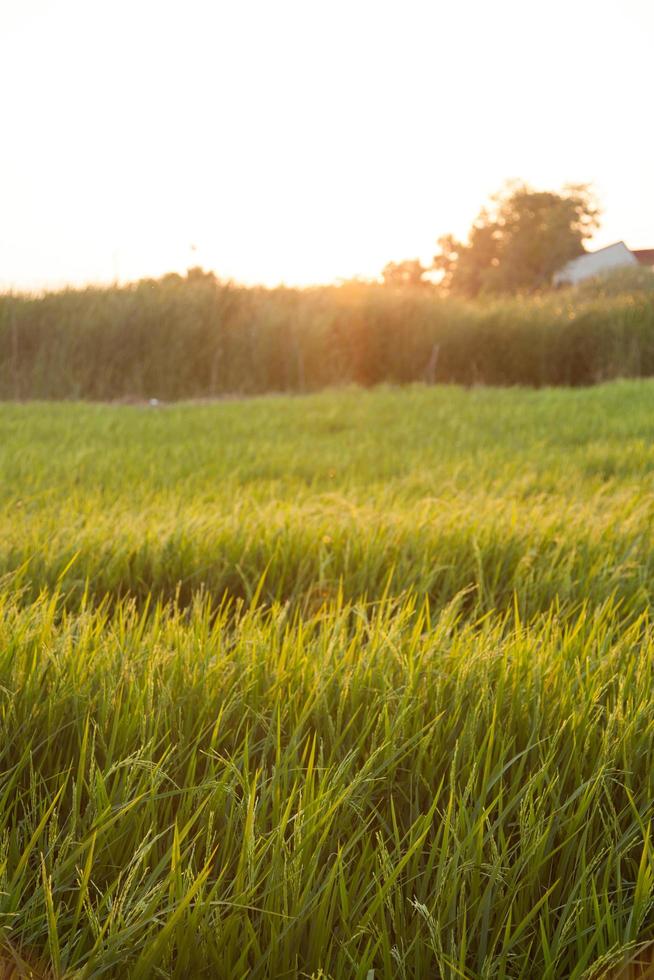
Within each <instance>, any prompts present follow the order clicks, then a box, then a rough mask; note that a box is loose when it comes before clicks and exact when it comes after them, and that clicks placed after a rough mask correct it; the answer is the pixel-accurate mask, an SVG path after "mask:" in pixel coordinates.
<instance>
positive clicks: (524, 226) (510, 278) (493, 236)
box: [434, 183, 599, 296]
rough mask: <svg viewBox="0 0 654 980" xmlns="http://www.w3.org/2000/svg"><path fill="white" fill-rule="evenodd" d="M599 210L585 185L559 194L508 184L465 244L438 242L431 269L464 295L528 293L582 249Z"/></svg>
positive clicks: (449, 240) (540, 286) (449, 239)
mask: <svg viewBox="0 0 654 980" xmlns="http://www.w3.org/2000/svg"><path fill="white" fill-rule="evenodd" d="M598 216H599V210H598V207H597V204H596V202H595V201H594V198H593V195H592V193H591V191H590V189H589V187H588V186H586V185H570V186H568V187H565V188H564V189H563V191H562V192H561V193H556V192H554V191H535V190H533V189H532V188H530V187H528V186H527V185H525V184H520V183H509V184H507V186H506V187H505V188H504V190H503V191H500V193H499V194H496V195H495V197H494V198H493V199H492V203H491V207H490V208H484V209H482V211H481V213H480V214H479V217H478V218H477V220H476V221H475V222H474V224H473V226H472V228H471V229H470V233H469V236H468V241H467V243H465V244H464V243H462V242H458V241H457V240H456V239H455V238H454V237H453V236H452V235H446V236H444V237H443V238H441V239H440V240H439V247H440V252H439V254H438V255H437V256H436V257H435V259H434V267H435V268H436V269H437V270H438V271H440V272H442V273H443V280H442V285H443V287H444V288H445V289H447V290H449V291H451V292H453V293H458V294H460V295H464V296H477V295H479V294H481V293H520V292H533V291H535V290H539V289H543V288H547V287H548V286H550V285H551V282H552V277H553V275H554V273H555V272H556V271H557V270H558V269H560V268H561V267H562V266H564V265H565V264H566V262H569V261H570V260H571V259H574V258H576V257H577V256H578V255H581V254H582V253H583V251H584V247H583V243H584V241H585V240H586V239H587V238H590V237H591V235H592V234H593V232H594V231H595V230H596V228H597V227H598Z"/></svg>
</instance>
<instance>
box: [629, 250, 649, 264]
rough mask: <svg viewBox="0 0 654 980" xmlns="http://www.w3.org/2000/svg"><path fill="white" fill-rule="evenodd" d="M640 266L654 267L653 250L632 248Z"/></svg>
mask: <svg viewBox="0 0 654 980" xmlns="http://www.w3.org/2000/svg"><path fill="white" fill-rule="evenodd" d="M631 251H632V252H633V254H634V255H635V256H636V258H637V259H638V261H639V262H640V264H641V265H654V248H632V250H631Z"/></svg>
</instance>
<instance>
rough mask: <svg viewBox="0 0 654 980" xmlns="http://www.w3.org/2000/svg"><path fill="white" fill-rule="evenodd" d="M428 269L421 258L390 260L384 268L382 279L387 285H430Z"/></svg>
mask: <svg viewBox="0 0 654 980" xmlns="http://www.w3.org/2000/svg"><path fill="white" fill-rule="evenodd" d="M428 271H429V270H428V269H426V268H425V267H424V266H423V264H422V262H421V261H420V260H419V259H405V260H404V261H403V262H388V263H387V264H386V265H385V266H384V268H383V269H382V279H383V281H384V285H385V286H395V287H401V288H414V287H415V286H429V285H430V283H429V281H428V280H427V279H425V275H426V274H427V272H428Z"/></svg>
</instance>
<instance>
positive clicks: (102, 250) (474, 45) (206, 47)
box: [0, 0, 654, 288]
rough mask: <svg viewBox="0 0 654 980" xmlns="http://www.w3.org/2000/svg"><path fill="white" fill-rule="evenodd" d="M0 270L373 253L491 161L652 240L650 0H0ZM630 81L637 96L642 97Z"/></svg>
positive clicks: (425, 221)
mask: <svg viewBox="0 0 654 980" xmlns="http://www.w3.org/2000/svg"><path fill="white" fill-rule="evenodd" d="M0 25H1V35H0V84H1V86H2V92H3V93H4V98H3V126H2V133H3V153H2V155H1V157H0V221H1V226H2V234H1V235H0V286H1V287H3V288H8V287H18V288H39V287H41V286H45V285H61V284H64V283H82V282H88V281H93V282H99V281H111V280H114V279H120V280H121V281H124V280H128V279H132V278H135V277H139V276H144V275H159V274H162V273H164V272H166V271H169V270H173V269H176V270H184V269H185V268H187V267H188V266H189V265H196V264H201V265H203V266H205V267H207V268H213V269H215V270H216V272H217V273H218V274H219V275H221V276H225V277H234V278H236V279H238V280H241V281H244V282H265V283H268V284H275V283H278V282H280V281H285V282H288V283H298V284H305V283H311V282H327V281H332V280H335V279H338V278H339V277H350V276H356V275H360V276H366V277H369V276H375V275H377V274H378V273H379V271H380V269H381V268H382V267H383V265H384V264H385V263H386V262H387V261H389V260H390V259H402V258H407V257H414V256H420V257H422V258H423V259H427V260H429V259H430V258H431V256H432V255H433V253H434V249H435V242H436V239H437V238H438V236H439V235H441V234H443V233H445V232H448V231H453V232H455V233H458V234H464V233H465V231H466V229H467V227H468V226H469V224H470V222H471V220H472V219H473V218H474V217H475V215H476V213H477V212H478V210H479V208H480V206H481V205H482V204H483V203H484V201H485V200H486V199H487V198H488V196H489V195H490V194H492V193H493V192H494V191H495V190H497V189H498V187H499V186H500V185H501V184H502V182H503V181H504V180H505V179H506V178H511V177H520V178H524V179H525V180H527V181H529V182H530V183H533V184H534V185H536V186H539V187H547V188H558V187H560V186H561V185H562V184H563V183H565V182H566V181H574V182H580V181H592V182H593V183H594V184H595V186H596V188H597V191H598V194H599V196H600V200H601V202H602V204H603V207H604V212H605V215H604V221H603V225H602V229H601V232H600V233H599V234H598V236H597V239H596V243H595V244H596V245H598V246H599V245H603V244H606V243H607V242H610V241H613V240H616V239H625V240H626V241H627V243H628V244H629V245H630V246H632V247H634V248H638V247H654V208H653V207H652V173H653V172H654V136H653V134H652V128H651V125H650V121H649V117H648V112H647V110H648V109H649V106H650V104H651V68H650V66H651V50H652V44H653V43H654V6H653V5H652V4H651V2H650V0H623V3H622V4H620V5H619V6H618V5H616V4H614V3H608V2H606V0H573V2H572V3H571V2H570V0H566V2H564V0H553V2H550V3H549V4H541V3H538V4H530V5H525V4H524V3H522V2H519V0H499V2H498V3H496V4H487V3H483V2H462V3H456V4H454V3H447V4H445V3H440V2H420V0H409V2H405V3H403V4H401V5H400V4H396V3H386V2H382V3H380V2H369V0H357V2H354V3H353V2H351V0H350V2H349V3H346V2H341V0H338V2H331V3H329V4H327V3H324V4H318V3H313V2H311V3H308V2H306V0H305V2H289V0H279V2H277V3H266V2H253V0H240V2H238V3H227V2H213V3H212V2H206V0H205V2H203V0H189V2H187V3H184V4H182V3H171V2H156V3H155V2H153V0H136V2H134V0H131V2H127V0H115V2H113V3H111V4H108V3H100V2H98V0H58V2H55V0H4V3H3V4H2V12H1V13H0ZM645 93H647V97H645Z"/></svg>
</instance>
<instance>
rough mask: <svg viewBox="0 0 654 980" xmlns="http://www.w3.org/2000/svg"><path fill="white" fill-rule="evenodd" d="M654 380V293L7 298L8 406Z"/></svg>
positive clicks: (138, 291) (240, 291) (227, 287)
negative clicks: (29, 401) (492, 297)
mask: <svg viewBox="0 0 654 980" xmlns="http://www.w3.org/2000/svg"><path fill="white" fill-rule="evenodd" d="M652 373H654V299H652V292H651V291H649V292H648V291H647V290H640V291H638V290H637V291H634V292H633V294H627V295H625V294H619V295H617V296H607V295H603V294H600V295H599V296H598V295H593V294H592V293H591V294H590V295H589V294H588V292H587V291H584V290H580V291H578V292H575V291H566V292H562V293H560V294H555V295H551V296H549V297H545V298H532V299H514V300H505V301H494V302H488V303H464V302H460V301H456V300H450V299H442V298H439V297H438V295H436V294H434V293H432V292H431V291H429V290H399V291H397V290H392V289H389V288H384V287H382V286H375V285H366V284H356V283H355V284H348V285H344V286H341V287H324V288H315V289H307V290H294V289H285V288H280V289H273V290H266V289H262V288H245V287H239V286H235V285H233V284H229V283H220V282H218V281H216V280H215V279H214V278H213V277H212V276H210V275H206V274H199V273H196V274H194V275H189V277H180V276H168V277H165V278H164V279H162V280H158V281H155V280H148V281H143V282H140V283H136V284H134V285H131V286H125V287H121V288H118V287H112V288H104V289H86V290H80V291H74V290H69V291H64V292H61V293H54V294H46V295H44V296H41V297H27V296H3V297H0V398H4V399H7V398H12V399H13V398H18V399H25V398H67V399H71V398H85V399H98V400H108V399H119V398H130V397H135V398H139V397H140V398H160V399H166V400H171V399H180V398H191V397H215V396H219V395H225V394H233V393H249V394H252V393H261V392H267V391H278V392H279V391H314V390H317V389H320V388H324V387H329V386H339V385H344V384H348V383H356V384H361V385H374V384H379V383H382V382H389V383H401V384H404V383H407V382H412V381H421V380H428V381H442V382H456V383H463V384H475V383H486V384H492V385H514V384H520V385H533V386H543V385H585V384H591V383H594V382H597V381H601V380H606V379H610V378H616V377H641V376H647V375H651V374H652Z"/></svg>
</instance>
